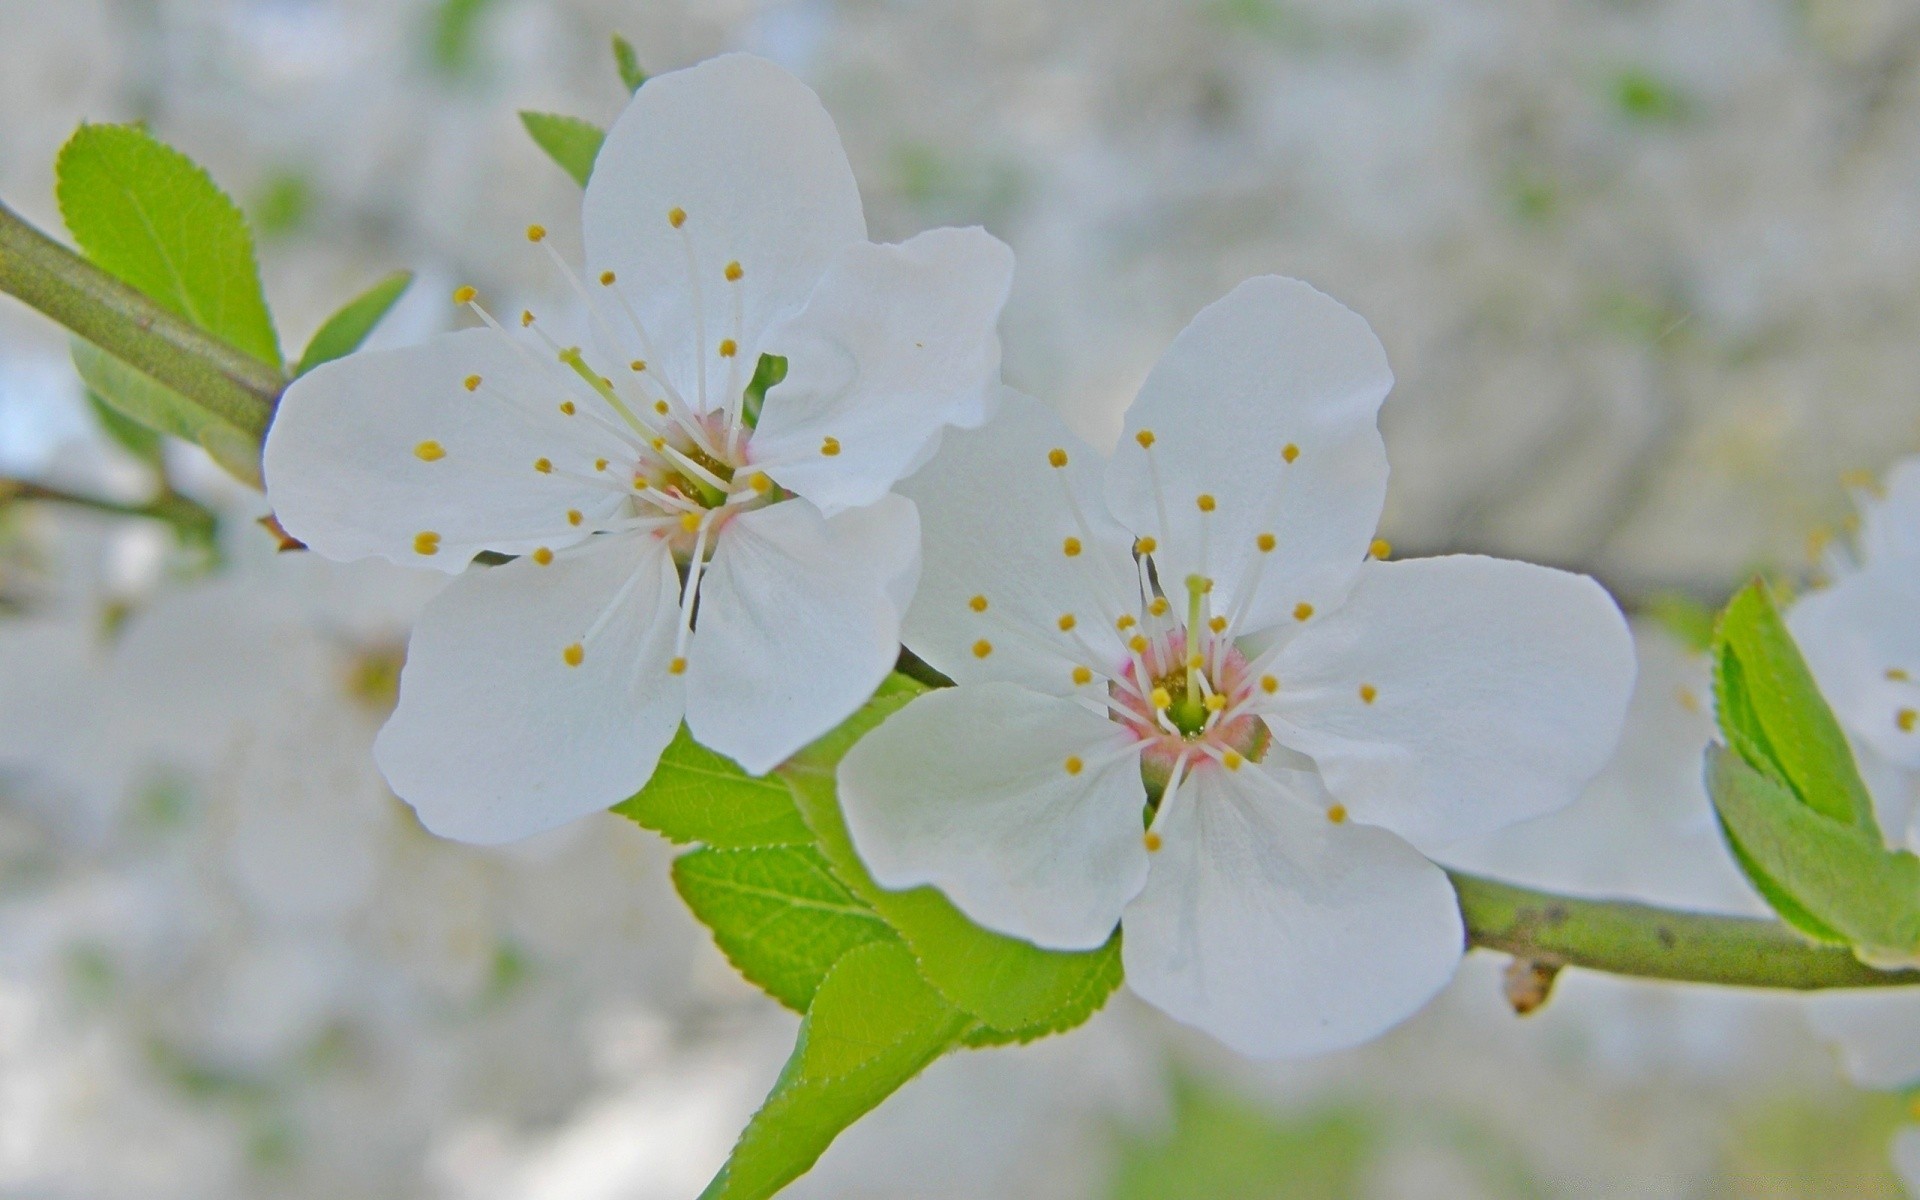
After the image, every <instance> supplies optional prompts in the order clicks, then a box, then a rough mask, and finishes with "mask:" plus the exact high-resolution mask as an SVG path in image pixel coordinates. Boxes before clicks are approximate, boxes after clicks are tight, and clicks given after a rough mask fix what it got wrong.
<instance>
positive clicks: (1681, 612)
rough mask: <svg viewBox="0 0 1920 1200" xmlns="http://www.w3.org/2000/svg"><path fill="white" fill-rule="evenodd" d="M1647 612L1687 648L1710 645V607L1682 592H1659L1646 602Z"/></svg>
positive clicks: (1704, 648) (1713, 616) (1704, 649)
mask: <svg viewBox="0 0 1920 1200" xmlns="http://www.w3.org/2000/svg"><path fill="white" fill-rule="evenodd" d="M1646 612H1647V615H1648V616H1650V617H1652V618H1653V619H1654V620H1655V621H1657V622H1659V623H1660V627H1661V628H1663V629H1665V630H1666V631H1667V632H1668V633H1670V634H1672V635H1673V636H1674V638H1675V639H1676V640H1678V641H1679V642H1680V644H1681V645H1683V646H1685V647H1686V648H1687V649H1689V650H1697V651H1699V652H1700V653H1702V654H1705V653H1706V652H1707V651H1708V650H1711V649H1712V648H1713V626H1714V621H1715V619H1716V614H1715V613H1714V611H1713V609H1711V608H1709V607H1707V606H1706V605H1704V604H1702V603H1700V602H1699V601H1698V600H1695V599H1694V598H1693V597H1692V596H1689V595H1687V594H1686V593H1684V592H1661V593H1659V594H1657V595H1655V596H1654V597H1653V598H1652V599H1650V600H1649V601H1647V607H1646Z"/></svg>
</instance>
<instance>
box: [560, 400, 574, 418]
mask: <svg viewBox="0 0 1920 1200" xmlns="http://www.w3.org/2000/svg"><path fill="white" fill-rule="evenodd" d="M560 411H561V412H563V413H565V414H566V415H567V416H569V417H570V416H572V415H573V401H571V400H562V401H561V402H560Z"/></svg>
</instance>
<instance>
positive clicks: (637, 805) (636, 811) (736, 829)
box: [613, 725, 813, 847]
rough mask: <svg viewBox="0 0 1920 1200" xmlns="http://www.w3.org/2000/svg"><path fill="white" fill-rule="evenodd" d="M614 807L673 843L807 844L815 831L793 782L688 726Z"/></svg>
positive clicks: (628, 817)
mask: <svg viewBox="0 0 1920 1200" xmlns="http://www.w3.org/2000/svg"><path fill="white" fill-rule="evenodd" d="M613 811H614V812H617V813H619V814H620V815H621V816H623V817H626V818H627V819H628V820H630V821H633V822H634V823H635V824H638V825H644V826H646V827H647V828H648V829H651V830H653V831H654V832H655V833H658V834H660V835H661V836H662V837H665V838H666V839H667V840H669V841H673V842H681V843H686V842H704V843H705V844H707V845H709V846H723V847H724V846H805V845H811V844H812V842H813V831H812V830H811V829H809V828H807V823H806V822H805V821H803V820H801V818H800V810H799V809H797V808H795V807H794V804H793V794H792V793H791V792H789V791H788V790H787V785H786V784H785V783H783V782H781V781H780V780H779V779H776V778H773V777H771V776H768V777H764V778H758V779H756V778H755V777H753V776H751V775H749V774H747V773H746V772H745V771H742V770H741V769H740V768H739V767H737V766H735V765H734V764H733V760H731V759H729V758H726V757H725V756H723V755H719V754H715V753H714V752H713V751H711V750H709V749H707V748H706V747H705V746H702V745H700V744H699V743H698V742H695V741H694V740H693V735H692V734H690V733H688V732H687V728H686V726H684V725H682V726H681V727H680V732H679V733H677V734H675V735H674V738H673V741H672V743H671V744H669V745H668V746H667V748H666V750H665V751H664V752H663V753H662V754H661V755H660V765H659V766H657V767H655V768H654V771H653V778H652V779H649V780H648V781H647V786H646V787H644V788H641V789H640V791H639V792H638V793H637V794H636V795H634V796H633V797H632V798H631V799H628V800H623V801H621V802H620V803H619V804H616V805H614V806H613Z"/></svg>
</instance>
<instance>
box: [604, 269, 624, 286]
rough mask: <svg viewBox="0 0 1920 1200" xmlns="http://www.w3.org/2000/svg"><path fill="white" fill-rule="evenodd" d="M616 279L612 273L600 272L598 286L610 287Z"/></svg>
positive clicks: (616, 276)
mask: <svg viewBox="0 0 1920 1200" xmlns="http://www.w3.org/2000/svg"><path fill="white" fill-rule="evenodd" d="M618 278H620V277H619V276H618V275H615V274H614V273H613V272H612V271H602V272H600V286H601V287H612V286H613V283H614V280H616V279H618Z"/></svg>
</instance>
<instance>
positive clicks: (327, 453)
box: [265, 329, 629, 572]
mask: <svg viewBox="0 0 1920 1200" xmlns="http://www.w3.org/2000/svg"><path fill="white" fill-rule="evenodd" d="M476 380H477V382H474V383H473V386H472V387H471V388H470V387H469V386H468V385H469V383H470V382H471V381H476ZM565 386H566V385H565V381H564V380H562V379H558V377H557V376H549V375H546V374H545V373H543V372H541V371H540V370H538V369H537V368H536V367H535V366H534V365H533V364H532V363H531V362H530V361H529V360H528V359H526V358H524V357H522V356H521V355H519V354H517V353H516V352H515V351H514V349H513V347H512V346H511V345H509V344H508V343H507V342H506V340H505V339H504V338H502V337H501V335H499V334H497V333H494V332H493V331H491V330H487V329H469V330H463V331H462V332H460V333H450V334H445V335H442V336H440V337H436V338H432V339H429V340H428V341H425V342H422V343H421V344H419V345H417V346H408V347H406V348H404V349H400V350H385V351H379V350H375V351H368V352H365V353H361V354H353V355H349V356H347V357H346V358H342V359H338V360H336V361H334V362H330V363H327V364H325V365H323V366H320V367H317V368H315V369H314V370H313V371H311V372H309V373H308V374H306V375H303V376H301V377H300V378H299V379H296V380H294V382H293V384H292V386H290V387H289V388H288V389H287V394H286V395H285V396H283V397H282V398H281V400H280V408H279V411H278V412H277V413H276V414H275V416H274V419H273V425H272V427H271V428H270V429H269V430H268V431H267V444H266V451H265V471H266V479H267V498H268V499H269V500H270V501H271V502H272V504H273V509H274V515H276V516H277V517H279V519H280V523H281V525H283V526H284V527H285V528H286V529H287V531H288V532H289V533H291V534H293V535H294V536H295V537H297V538H299V539H300V540H301V541H303V542H305V543H306V544H307V545H308V546H309V547H311V548H312V549H313V550H314V551H316V552H317V553H319V554H321V555H323V556H325V557H327V558H331V559H335V560H337V561H342V562H344V561H347V560H350V559H356V558H366V557H369V556H378V557H381V558H385V559H389V560H391V561H393V562H396V563H402V564H406V565H409V566H428V567H436V568H438V569H440V570H442V571H447V572H455V571H458V570H460V569H461V568H462V567H464V566H466V565H467V562H468V560H470V559H471V558H472V557H473V556H474V554H475V553H477V552H478V551H481V550H496V551H499V552H500V553H503V554H524V553H527V552H528V551H531V550H533V549H535V548H537V547H540V546H548V547H553V548H558V547H561V546H567V545H571V544H573V543H574V542H577V541H579V540H580V539H581V538H583V537H585V536H587V535H588V534H590V533H592V532H593V530H594V529H595V528H596V526H597V525H598V524H599V523H601V522H603V521H604V520H605V519H606V518H607V517H608V516H610V515H611V514H613V513H614V512H615V511H616V510H618V509H620V508H621V507H622V506H623V505H624V504H625V502H626V501H625V498H624V496H623V495H622V493H621V491H620V489H619V487H618V484H617V480H618V479H619V478H621V476H619V475H615V476H612V477H609V478H608V479H607V480H606V482H605V483H604V484H602V483H598V482H594V481H592V479H591V478H590V477H591V476H593V475H594V474H595V472H594V470H593V462H594V459H595V457H596V456H597V455H602V454H604V455H606V456H608V457H610V458H614V459H615V461H622V462H623V465H622V468H621V469H622V471H624V470H625V462H624V460H627V459H628V457H629V456H628V455H627V452H626V450H625V449H624V448H623V444H622V443H621V442H620V440H619V439H618V438H617V437H615V436H613V435H611V434H609V433H607V432H606V431H605V430H604V429H602V428H600V427H598V426H594V425H591V424H589V423H587V422H586V421H585V420H584V419H583V418H581V417H578V416H574V417H569V416H567V415H565V414H563V413H562V412H561V411H560V407H559V404H558V400H557V399H556V398H555V397H556V396H558V397H560V398H564V397H565V396H566V395H567V393H566V392H565V390H564V389H565ZM542 459H544V460H546V462H547V464H548V465H549V466H550V467H552V468H555V469H553V470H550V471H546V472H543V471H541V470H538V469H537V468H536V466H535V463H536V461H538V460H542ZM569 510H571V511H573V512H578V513H580V514H581V520H580V521H579V522H577V523H576V522H574V521H572V520H571V519H570V516H569Z"/></svg>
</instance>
